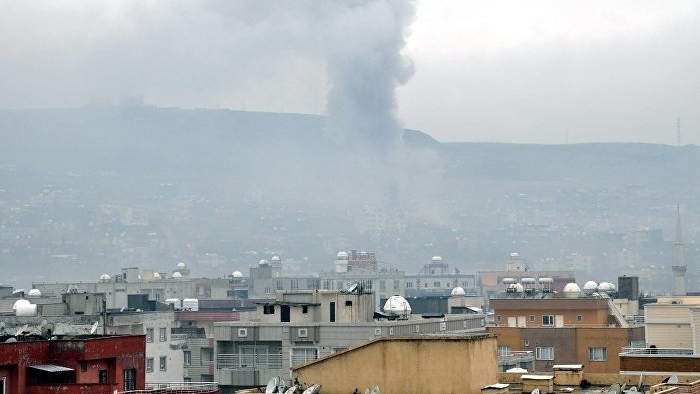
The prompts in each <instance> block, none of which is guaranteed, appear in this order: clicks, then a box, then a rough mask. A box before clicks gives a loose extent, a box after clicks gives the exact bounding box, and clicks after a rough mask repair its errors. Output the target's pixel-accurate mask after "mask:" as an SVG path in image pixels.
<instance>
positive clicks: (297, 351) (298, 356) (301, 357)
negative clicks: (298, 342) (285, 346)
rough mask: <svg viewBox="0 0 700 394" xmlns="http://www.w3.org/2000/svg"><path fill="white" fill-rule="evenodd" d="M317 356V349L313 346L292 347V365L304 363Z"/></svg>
mask: <svg viewBox="0 0 700 394" xmlns="http://www.w3.org/2000/svg"><path fill="white" fill-rule="evenodd" d="M317 358H318V349H316V348H315V347H296V348H292V366H295V365H299V364H304V363H306V362H309V361H312V360H315V359H317Z"/></svg>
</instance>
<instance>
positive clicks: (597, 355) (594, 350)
mask: <svg viewBox="0 0 700 394" xmlns="http://www.w3.org/2000/svg"><path fill="white" fill-rule="evenodd" d="M588 359H589V360H591V361H606V360H607V359H608V349H607V348H604V347H589V348H588Z"/></svg>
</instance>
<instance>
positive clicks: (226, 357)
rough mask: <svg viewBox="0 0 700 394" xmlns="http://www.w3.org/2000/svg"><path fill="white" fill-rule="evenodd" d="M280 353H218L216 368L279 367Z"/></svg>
mask: <svg viewBox="0 0 700 394" xmlns="http://www.w3.org/2000/svg"><path fill="white" fill-rule="evenodd" d="M281 368H282V354H273V353H264V354H219V355H217V356H216V369H230V370H239V369H257V370H265V369H281Z"/></svg>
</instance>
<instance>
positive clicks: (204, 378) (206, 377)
mask: <svg viewBox="0 0 700 394" xmlns="http://www.w3.org/2000/svg"><path fill="white" fill-rule="evenodd" d="M199 381H200V382H213V381H214V375H211V374H207V373H203V374H201V375H199Z"/></svg>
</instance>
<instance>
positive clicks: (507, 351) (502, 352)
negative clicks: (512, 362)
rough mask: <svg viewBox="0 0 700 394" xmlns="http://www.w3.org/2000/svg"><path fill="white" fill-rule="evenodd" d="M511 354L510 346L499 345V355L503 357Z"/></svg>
mask: <svg viewBox="0 0 700 394" xmlns="http://www.w3.org/2000/svg"><path fill="white" fill-rule="evenodd" d="M509 354H510V346H505V345H498V356H499V357H503V356H507V355H509Z"/></svg>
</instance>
